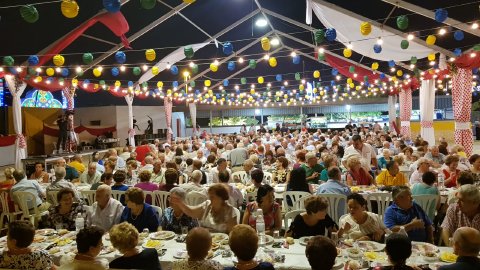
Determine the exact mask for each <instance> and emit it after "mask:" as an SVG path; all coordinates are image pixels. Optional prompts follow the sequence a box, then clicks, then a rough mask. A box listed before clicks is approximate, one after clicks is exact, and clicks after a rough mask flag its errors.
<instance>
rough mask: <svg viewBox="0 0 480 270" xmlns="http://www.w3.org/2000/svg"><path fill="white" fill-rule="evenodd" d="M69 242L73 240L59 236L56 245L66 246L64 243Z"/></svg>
mask: <svg viewBox="0 0 480 270" xmlns="http://www.w3.org/2000/svg"><path fill="white" fill-rule="evenodd" d="M71 242H73V240H72V239H71V238H60V239H58V240H57V246H59V247H62V246H66V245H68V244H70V243H71Z"/></svg>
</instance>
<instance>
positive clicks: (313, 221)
mask: <svg viewBox="0 0 480 270" xmlns="http://www.w3.org/2000/svg"><path fill="white" fill-rule="evenodd" d="M327 208H328V201H327V200H326V199H325V198H322V197H320V196H310V197H308V198H307V199H305V210H306V212H303V213H301V214H298V215H297V216H296V217H295V219H294V220H293V221H292V223H291V224H290V228H289V229H288V231H287V232H286V233H285V236H290V237H293V238H300V237H303V236H313V235H326V234H327V233H328V234H330V233H331V232H336V231H337V224H336V223H335V221H333V219H332V218H331V217H330V216H329V215H328V214H327Z"/></svg>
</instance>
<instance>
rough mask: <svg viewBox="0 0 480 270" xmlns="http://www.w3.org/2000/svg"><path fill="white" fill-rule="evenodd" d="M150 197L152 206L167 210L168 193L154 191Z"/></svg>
mask: <svg viewBox="0 0 480 270" xmlns="http://www.w3.org/2000/svg"><path fill="white" fill-rule="evenodd" d="M152 196H153V198H152V205H155V206H158V207H160V208H162V209H167V207H168V197H169V196H170V192H168V191H160V190H155V191H154V192H153V195H152Z"/></svg>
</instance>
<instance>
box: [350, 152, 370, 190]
mask: <svg viewBox="0 0 480 270" xmlns="http://www.w3.org/2000/svg"><path fill="white" fill-rule="evenodd" d="M347 168H348V171H347V174H346V178H347V185H349V186H361V185H367V186H369V185H373V184H375V183H374V181H373V177H372V176H371V175H370V174H369V173H368V172H367V171H365V169H364V168H363V167H362V163H361V162H360V159H359V156H351V157H349V158H348V159H347Z"/></svg>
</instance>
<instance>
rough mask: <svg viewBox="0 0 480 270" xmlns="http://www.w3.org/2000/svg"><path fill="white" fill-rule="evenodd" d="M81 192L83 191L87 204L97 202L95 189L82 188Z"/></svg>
mask: <svg viewBox="0 0 480 270" xmlns="http://www.w3.org/2000/svg"><path fill="white" fill-rule="evenodd" d="M80 193H82V196H83V199H84V200H85V201H86V202H87V205H89V206H91V205H93V203H94V202H95V194H96V191H95V190H82V191H80Z"/></svg>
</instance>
